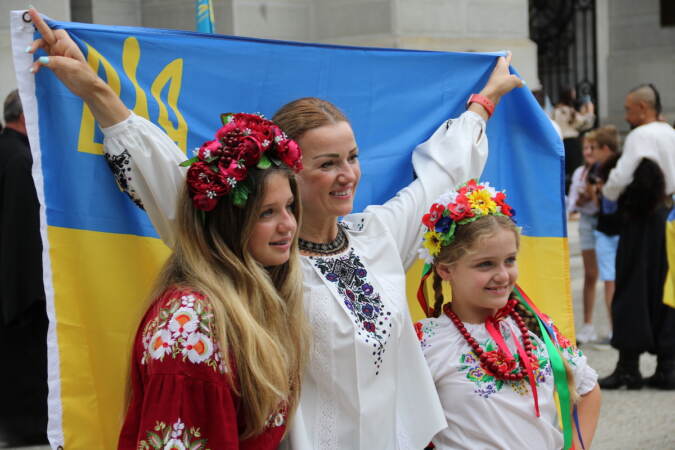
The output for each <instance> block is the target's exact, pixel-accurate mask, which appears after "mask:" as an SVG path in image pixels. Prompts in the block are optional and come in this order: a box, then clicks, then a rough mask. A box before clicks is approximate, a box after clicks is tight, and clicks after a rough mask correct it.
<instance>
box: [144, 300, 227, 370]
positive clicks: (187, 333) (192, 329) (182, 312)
mask: <svg viewBox="0 0 675 450" xmlns="http://www.w3.org/2000/svg"><path fill="white" fill-rule="evenodd" d="M212 321H213V313H212V312H211V310H210V307H209V306H208V303H206V302H205V301H204V300H203V299H202V298H200V297H198V296H197V294H195V293H179V294H177V295H175V296H173V297H172V298H170V299H169V300H168V301H165V302H164V303H163V305H161V307H160V308H159V312H158V313H157V316H156V317H155V318H153V319H152V320H150V321H149V322H148V323H147V324H146V326H145V328H144V330H143V348H144V352H143V357H142V358H141V364H148V362H149V361H150V360H151V359H154V360H159V361H163V360H164V358H165V357H167V355H168V356H169V357H171V358H173V359H176V358H182V360H183V361H184V362H185V361H190V362H191V363H193V364H200V363H204V364H206V365H207V366H209V367H211V368H213V370H217V371H219V372H220V373H225V372H226V371H227V369H226V366H225V364H224V362H223V360H222V358H221V355H220V352H219V351H218V346H217V345H216V343H215V342H214V340H213V332H212V331H211V325H212Z"/></svg>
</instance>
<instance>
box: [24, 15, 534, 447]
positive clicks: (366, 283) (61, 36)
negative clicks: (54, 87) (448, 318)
mask: <svg viewBox="0 0 675 450" xmlns="http://www.w3.org/2000/svg"><path fill="white" fill-rule="evenodd" d="M30 13H31V17H32V19H33V21H34V23H35V24H36V26H37V27H38V30H39V32H40V34H41V35H42V37H41V38H40V39H38V40H36V41H35V42H34V43H33V45H32V46H31V48H30V51H31V52H34V51H36V50H37V49H39V48H41V49H43V50H44V51H45V52H47V54H48V56H44V57H41V58H39V59H38V60H37V61H36V62H35V63H34V65H33V70H34V71H37V70H39V69H40V67H42V66H45V67H47V68H49V69H51V70H52V71H53V72H54V74H55V75H56V76H57V77H58V78H59V79H60V80H61V81H62V82H63V83H64V84H65V85H66V86H67V87H68V88H69V89H70V90H71V91H72V92H73V93H74V94H76V95H78V96H80V97H81V98H82V99H83V100H84V101H85V102H86V103H87V104H88V105H89V107H90V109H91V111H92V113H93V114H94V116H95V118H96V120H97V121H98V122H99V124H100V125H101V127H102V130H103V132H104V135H105V139H104V145H105V151H106V153H107V154H108V155H109V156H110V158H111V159H112V158H117V159H119V158H126V161H127V163H128V164H125V166H126V167H128V168H129V169H130V171H127V172H125V173H124V174H123V173H121V172H120V173H118V174H117V175H118V177H120V178H121V177H124V178H123V180H124V181H125V184H126V186H127V192H128V193H129V194H130V195H132V196H133V197H134V199H135V200H137V201H138V202H139V203H141V204H143V205H144V207H145V210H146V211H147V212H148V214H149V216H150V219H151V221H152V222H153V224H154V226H155V227H156V229H157V231H158V233H159V235H160V237H161V238H162V239H163V240H164V241H165V242H166V243H167V244H168V245H169V246H171V247H175V246H176V243H177V235H176V220H177V209H176V199H177V197H178V194H179V186H181V185H182V183H183V179H184V177H185V169H184V168H182V167H180V166H179V163H180V162H181V161H182V160H184V159H185V156H184V154H183V152H182V151H181V150H180V149H179V148H178V147H177V146H176V144H175V143H174V142H173V141H172V140H171V139H170V138H169V137H168V136H166V135H165V134H164V133H163V132H162V131H160V130H159V129H158V128H157V127H155V126H154V125H153V124H151V123H150V122H148V121H147V120H145V119H143V118H141V117H138V116H136V115H134V114H133V113H131V112H130V111H129V109H128V108H127V107H126V106H125V105H124V104H123V103H122V101H121V100H120V99H119V97H118V96H117V95H116V94H115V93H114V91H112V90H111V89H110V88H109V87H108V86H107V85H106V84H105V82H103V81H102V80H101V79H100V78H99V77H98V76H97V75H96V74H95V73H94V72H93V71H92V70H91V68H90V67H89V66H88V65H87V64H86V61H85V59H84V57H83V55H82V52H81V51H80V49H79V48H78V47H77V45H76V44H75V43H74V42H73V41H72V40H71V39H70V37H69V36H68V34H67V33H66V32H65V31H63V30H51V29H49V27H48V26H47V25H46V24H45V23H44V21H43V20H42V19H41V18H40V16H39V15H38V14H37V12H36V11H35V10H33V9H31V10H30ZM510 60H511V56H510V54H508V55H507V56H505V57H499V58H498V59H497V62H496V65H495V68H494V70H493V72H492V74H491V75H490V77H489V79H488V81H487V83H486V85H485V86H484V88H483V89H482V90H481V91H480V94H474V95H472V96H471V98H470V99H469V105H468V111H467V112H465V113H463V114H462V115H461V116H460V117H459V118H456V119H453V120H448V121H447V122H445V123H443V124H441V126H440V127H439V128H438V130H436V132H435V133H434V134H433V135H432V136H431V137H430V138H429V140H427V141H426V142H424V143H423V144H421V145H419V146H418V148H417V149H416V150H415V152H414V153H413V157H412V158H413V165H414V168H415V172H416V173H417V175H418V179H417V180H415V181H414V182H413V183H411V184H410V185H409V186H407V187H406V188H404V189H403V190H401V191H400V192H399V193H398V195H396V196H395V197H394V198H393V199H391V200H390V201H388V202H386V203H385V204H383V205H372V206H370V207H368V208H367V209H366V210H365V211H364V212H362V213H358V214H350V213H351V210H352V207H353V201H354V195H355V190H356V188H357V186H358V183H359V179H360V177H361V170H360V166H359V161H358V153H359V149H358V146H357V145H356V139H355V137H354V133H353V131H352V128H351V125H350V123H349V121H348V120H347V118H346V117H345V116H344V114H343V113H342V112H341V111H340V110H339V109H338V108H337V107H335V106H334V105H332V104H331V103H329V102H327V101H325V100H321V99H316V98H305V99H300V100H296V101H293V102H291V103H289V104H288V105H286V106H284V107H282V108H281V109H280V110H279V112H277V114H276V115H275V116H274V118H273V119H274V121H275V122H276V123H277V124H278V125H279V126H280V127H281V128H282V129H283V130H284V132H285V133H286V134H287V135H288V137H290V138H291V139H294V140H295V141H296V142H297V143H298V144H299V146H300V148H302V151H303V161H304V162H303V169H302V170H301V171H300V172H299V173H298V175H297V180H298V189H299V193H300V202H301V206H302V210H303V216H302V222H301V228H300V231H299V237H300V239H299V247H300V254H301V266H302V270H303V277H304V306H305V311H306V313H307V315H308V318H309V321H310V324H311V328H312V333H313V338H314V344H313V347H312V350H311V352H310V357H309V363H308V366H307V369H306V372H305V375H304V378H303V380H302V392H301V398H300V405H299V407H298V410H297V413H296V417H295V422H294V423H293V426H292V427H291V430H290V432H289V439H287V441H286V443H287V444H288V445H289V446H290V447H291V448H294V449H312V448H321V449H342V448H351V449H370V448H378V449H414V448H422V447H424V446H425V445H426V444H427V443H428V442H429V441H430V440H431V438H432V437H433V436H434V435H435V434H436V433H437V432H438V431H440V430H441V429H442V428H444V427H445V426H446V422H445V419H444V417H443V412H442V408H441V405H440V403H439V400H438V396H437V394H436V390H435V388H434V385H433V381H432V379H431V376H430V374H429V369H428V368H427V366H426V364H425V362H424V358H423V356H422V353H421V350H420V348H419V345H418V344H417V339H416V337H415V332H414V329H413V326H412V322H411V319H410V315H409V312H408V306H407V300H406V295H405V272H406V270H407V269H408V268H409V267H410V265H411V264H412V263H413V262H414V261H415V259H416V248H417V246H418V243H419V241H420V239H421V237H422V234H421V229H420V227H419V226H418V225H417V224H416V223H415V221H414V220H413V218H414V217H417V216H418V215H420V214H421V213H422V212H423V211H424V210H425V209H427V208H428V206H429V205H430V204H431V202H432V200H433V199H434V198H436V197H437V196H438V195H439V194H440V193H441V192H443V191H444V190H445V189H447V186H449V185H456V184H457V183H458V182H459V181H460V180H463V179H468V178H471V177H477V176H479V175H480V173H481V172H482V170H483V167H484V165H485V161H486V159H487V153H488V143H487V136H486V133H485V128H486V121H487V119H488V118H489V117H490V115H491V114H492V113H493V111H494V108H495V106H496V104H497V103H498V102H499V100H500V99H501V97H502V96H503V95H505V94H507V93H508V92H510V91H511V90H512V89H514V88H515V87H518V86H522V84H523V82H522V80H521V79H520V78H518V77H517V76H515V75H512V74H510V73H509V63H510ZM339 218H342V220H340V221H339V220H338V219H339ZM406 218H408V219H411V220H406ZM420 404H423V405H424V408H422V409H420V408H419V407H418V406H419V405H420Z"/></svg>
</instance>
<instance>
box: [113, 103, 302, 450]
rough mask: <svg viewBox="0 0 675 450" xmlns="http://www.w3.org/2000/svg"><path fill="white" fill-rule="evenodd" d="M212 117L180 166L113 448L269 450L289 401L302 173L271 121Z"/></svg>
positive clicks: (298, 319)
mask: <svg viewBox="0 0 675 450" xmlns="http://www.w3.org/2000/svg"><path fill="white" fill-rule="evenodd" d="M224 121H225V124H224V125H223V127H222V128H221V129H220V130H218V132H217V133H216V138H215V139H214V140H212V141H209V142H207V143H206V144H204V145H203V146H202V147H201V148H200V149H199V152H198V154H197V156H195V157H194V158H192V159H191V160H188V161H186V162H185V163H184V165H185V166H188V165H189V169H188V172H187V183H186V185H184V186H183V187H182V189H180V193H179V197H178V206H177V211H176V214H177V216H176V223H177V227H176V241H175V243H174V249H173V250H174V251H173V254H172V255H171V256H170V257H169V259H168V261H167V262H166V264H165V265H164V268H163V270H162V272H161V274H160V276H159V279H158V280H157V282H156V286H155V289H154V294H153V295H152V299H153V300H152V303H151V304H150V307H149V308H148V310H147V312H146V314H145V317H144V318H143V320H142V322H141V325H140V327H139V329H138V333H137V336H136V339H135V342H134V346H133V352H132V369H131V389H132V390H131V398H130V403H129V407H128V411H127V415H126V419H125V421H124V426H123V428H122V432H121V434H120V440H119V448H120V449H136V448H212V449H223V450H226V449H233V450H234V449H240V448H241V449H247V448H248V449H255V450H260V449H274V448H277V446H278V445H279V442H280V441H281V438H282V437H283V436H284V433H285V430H286V422H287V420H288V418H289V417H290V416H291V415H292V414H293V413H294V411H295V409H296V407H297V405H298V400H299V391H300V378H301V373H302V368H303V367H304V365H305V361H306V356H307V350H308V341H309V332H308V327H307V326H306V320H305V316H304V313H303V306H302V289H301V284H300V283H301V281H300V268H299V265H298V258H297V238H296V228H297V223H298V220H299V216H300V210H299V209H300V208H299V205H298V204H297V203H296V202H295V198H296V196H297V188H296V184H295V180H294V177H293V173H292V172H291V169H293V170H295V171H297V170H299V169H300V168H301V167H302V166H301V163H300V159H299V158H298V157H289V151H288V150H289V149H290V148H293V147H294V146H295V143H294V142H293V141H290V140H289V139H286V138H284V137H283V134H282V132H281V130H280V129H279V127H277V126H276V125H274V124H273V123H272V122H270V121H268V120H264V119H262V118H260V117H259V116H256V115H251V114H230V115H227V116H225V117H224ZM243 129H247V130H251V131H250V133H249V134H247V135H243V134H242V133H241V130H243ZM232 161H235V162H238V163H237V164H236V170H229V168H230V167H232ZM225 173H231V175H232V177H230V178H228V177H226V176H224V174H225ZM235 177H236V178H235Z"/></svg>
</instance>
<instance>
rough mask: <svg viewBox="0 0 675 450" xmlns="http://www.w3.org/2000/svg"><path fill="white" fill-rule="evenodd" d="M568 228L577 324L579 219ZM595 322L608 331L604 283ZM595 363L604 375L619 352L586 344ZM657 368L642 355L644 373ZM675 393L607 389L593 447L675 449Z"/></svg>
mask: <svg viewBox="0 0 675 450" xmlns="http://www.w3.org/2000/svg"><path fill="white" fill-rule="evenodd" d="M568 225H569V227H568V232H569V242H570V253H571V264H570V268H571V278H572V293H573V295H574V315H575V317H576V326H577V327H579V326H580V325H581V322H582V300H581V291H582V286H583V265H582V262H581V254H580V251H579V240H578V236H577V222H570V223H569V224H568ZM596 296H597V298H596V307H595V311H594V322H595V324H596V329H597V330H598V331H599V335H600V336H606V335H607V331H608V318H607V311H606V309H605V306H604V302H603V298H604V297H603V292H602V287H601V283H598V288H597V293H596ZM582 348H583V350H584V352H585V353H586V356H587V357H588V360H589V361H590V364H591V366H593V368H595V369H596V370H597V371H598V374H599V375H600V376H601V377H602V376H606V375H609V374H610V373H611V372H612V370H614V365H615V364H616V360H617V357H618V355H617V352H616V351H615V350H614V349H611V348H610V347H603V346H594V345H592V344H591V345H586V346H584V347H582ZM655 367H656V358H655V357H654V356H652V355H647V354H645V355H642V358H641V360H640V370H641V372H642V375H643V376H649V375H651V374H652V373H653V372H654V368H655ZM674 417H675V392H673V391H670V392H664V391H657V390H651V389H643V390H641V391H626V390H621V391H604V392H603V393H602V408H601V412H600V424H599V425H598V430H597V433H596V436H595V440H594V442H593V448H594V449H599V450H609V449H612V450H614V449H622V450H624V449H625V450H633V449H675V420H673V419H674Z"/></svg>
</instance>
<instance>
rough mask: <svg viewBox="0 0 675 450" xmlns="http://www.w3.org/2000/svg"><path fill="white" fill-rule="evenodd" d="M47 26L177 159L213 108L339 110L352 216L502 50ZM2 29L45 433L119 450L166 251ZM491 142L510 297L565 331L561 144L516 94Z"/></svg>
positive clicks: (84, 116)
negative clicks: (30, 247) (25, 163)
mask: <svg viewBox="0 0 675 450" xmlns="http://www.w3.org/2000/svg"><path fill="white" fill-rule="evenodd" d="M52 25H53V26H55V27H60V28H64V29H66V30H67V31H68V32H69V33H70V34H71V35H72V36H73V37H74V39H75V40H76V42H77V43H78V44H79V45H80V46H81V48H82V50H83V51H84V53H85V54H86V56H87V60H88V63H89V64H90V65H91V66H92V67H93V68H94V69H95V70H96V71H97V72H98V73H99V74H100V75H101V76H102V77H103V78H104V79H105V80H106V81H107V82H108V84H110V86H112V88H113V89H114V90H115V91H116V92H117V93H118V94H119V95H120V96H121V98H122V100H123V101H124V102H125V103H126V104H127V105H128V106H129V107H130V108H132V109H133V110H134V111H135V112H136V114H138V115H141V116H144V117H147V118H149V119H150V120H151V121H153V122H155V123H157V124H158V125H159V126H160V127H161V128H163V129H164V130H165V132H166V133H167V134H168V135H169V136H170V137H171V138H172V139H173V140H174V141H175V142H176V143H177V144H178V145H179V146H180V147H181V148H183V149H184V150H186V151H188V153H189V150H191V149H194V148H195V147H197V146H199V145H200V144H201V143H202V142H204V141H205V140H206V139H208V138H209V137H210V136H211V135H212V133H213V130H214V129H215V128H217V126H218V124H219V115H220V113H222V112H228V111H249V112H256V111H260V112H263V113H265V114H266V115H267V116H268V117H270V116H271V115H272V114H273V113H274V111H276V110H277V109H278V108H279V107H280V106H281V105H283V104H285V103H286V102H288V101H290V100H292V99H295V98H299V97H305V96H317V97H321V98H325V99H327V100H329V101H331V102H333V103H335V104H336V105H338V106H339V107H340V108H342V109H343V110H344V111H345V113H346V114H347V116H348V117H350V118H351V120H352V124H353V126H354V131H355V133H356V137H357V141H358V143H359V147H360V148H361V149H362V153H361V156H362V171H363V178H362V181H361V186H360V187H359V194H358V198H357V204H356V208H357V209H362V208H364V207H365V206H366V205H368V204H371V203H381V202H383V201H385V200H386V199H388V198H390V197H391V196H393V195H394V194H395V193H396V192H397V191H398V190H399V189H400V188H401V187H403V186H405V185H406V184H408V183H410V182H411V181H412V180H413V171H412V166H411V152H412V150H413V148H414V147H415V146H416V144H418V143H420V142H422V141H424V140H425V139H427V138H428V137H429V136H430V135H431V133H432V132H433V131H434V130H435V129H436V127H438V126H439V124H441V123H442V122H443V121H445V120H446V119H447V118H448V117H453V116H457V115H459V114H460V113H461V112H462V111H464V110H465V102H466V99H467V98H468V97H469V94H471V93H473V92H478V91H479V90H480V89H481V87H482V86H483V85H484V84H485V82H486V81H487V78H488V76H489V74H490V72H491V70H492V68H493V67H494V63H495V57H496V56H497V55H498V54H469V53H441V52H426V51H405V50H390V49H373V48H356V47H340V46H328V45H315V44H303V43H297V42H278V41H268V40H259V39H247V38H236V37H227V36H217V35H205V34H198V33H192V32H182V31H166V30H162V31H159V30H152V29H143V28H129V27H109V26H99V25H88V24H79V23H65V22H52ZM12 33H13V49H14V50H13V52H14V55H15V67H16V69H17V78H18V82H19V88H20V91H21V97H22V99H23V101H24V109H25V112H26V114H27V117H28V127H29V137H30V141H31V148H32V151H33V155H34V160H35V164H34V177H35V180H36V186H37V190H38V193H39V194H38V195H39V197H40V200H41V203H42V205H43V211H42V214H43V216H42V219H43V222H42V223H43V229H42V237H43V241H44V249H45V250H44V266H45V270H44V277H45V279H44V284H45V288H46V294H47V298H48V314H49V317H50V321H51V324H50V332H49V342H48V346H49V384H50V398H49V403H50V424H49V438H50V441H51V444H52V446H53V447H54V448H56V447H57V446H64V447H65V448H78V449H80V448H82V449H94V448H95V449H104V448H114V447H115V445H116V442H117V435H118V432H119V428H120V423H121V419H122V417H123V415H124V403H125V400H124V399H125V389H126V387H125V378H126V375H127V371H128V363H129V356H130V351H129V350H130V345H131V342H132V339H133V335H134V333H135V330H136V327H137V325H138V323H139V320H140V318H141V315H142V313H143V311H144V310H145V307H146V304H147V298H146V297H147V295H148V289H149V286H150V285H151V283H152V281H153V278H154V277H155V274H156V273H157V269H158V267H159V266H160V264H161V263H162V261H163V260H164V259H165V258H166V256H167V255H168V252H169V250H168V249H167V248H166V247H165V246H164V245H163V244H162V243H161V242H160V241H159V239H157V235H156V232H155V230H154V229H153V227H152V226H151V224H150V222H149V221H148V218H147V217H146V215H145V213H144V212H143V211H141V210H140V209H138V208H137V207H136V206H135V205H134V204H133V203H132V202H131V201H130V200H129V199H128V198H127V197H126V196H125V195H124V194H122V193H121V192H120V191H119V190H118V189H117V187H116V185H115V183H114V181H113V177H112V176H111V173H110V169H109V168H108V165H107V164H106V161H105V159H104V157H103V155H102V145H101V142H102V136H101V132H100V130H99V129H98V128H97V126H96V124H95V123H94V120H93V117H92V115H91V112H90V111H89V110H88V108H87V107H86V106H85V105H84V104H83V103H82V101H81V100H80V99H79V98H77V97H75V96H73V95H72V94H70V93H69V92H68V91H67V90H66V89H65V88H64V87H63V86H62V85H61V84H60V83H59V82H58V81H57V80H56V79H55V77H54V76H53V74H52V73H51V72H50V71H49V70H41V71H40V72H39V73H38V74H37V76H35V77H33V75H31V74H29V72H28V68H29V65H30V63H31V62H32V59H31V56H30V55H27V54H25V53H24V52H23V49H24V48H25V47H26V46H27V45H28V43H29V42H30V41H31V40H32V39H33V38H34V36H33V29H32V27H30V26H25V25H24V23H23V22H22V21H21V14H20V13H14V14H13V16H12ZM38 56H39V55H38ZM487 134H488V137H489V140H490V156H489V159H488V162H487V167H486V169H485V172H484V174H483V177H482V179H483V180H486V181H490V182H491V183H492V184H493V185H494V186H497V187H499V188H502V189H506V190H507V192H508V194H509V199H510V202H511V204H512V205H513V206H514V208H515V209H516V211H517V216H516V217H517V219H518V224H519V225H520V226H521V227H522V230H523V239H522V248H521V256H520V271H521V280H520V281H521V286H522V287H523V288H524V289H525V290H526V291H527V292H528V293H529V295H530V297H531V298H533V299H534V300H535V301H537V302H538V304H539V306H540V307H541V309H543V310H544V311H545V312H547V313H549V314H550V315H552V316H553V317H554V318H555V319H556V320H557V322H558V324H560V325H561V328H562V329H563V330H564V331H566V332H567V333H568V334H570V335H571V334H572V331H573V329H572V309H571V304H570V291H569V289H570V288H569V279H568V273H569V270H568V262H567V261H568V250H567V239H566V229H565V220H564V218H565V214H564V209H563V183H562V176H561V174H562V167H563V166H562V162H563V157H562V144H561V141H560V139H559V138H558V136H557V134H556V133H555V131H554V130H553V128H552V127H551V125H550V122H549V120H548V119H547V118H546V116H545V115H544V113H543V112H542V111H541V109H540V108H539V106H538V104H537V103H536V101H535V100H534V98H533V97H532V95H531V94H530V92H529V91H528V90H527V89H517V90H515V91H513V92H512V93H510V94H508V95H507V96H506V97H504V98H503V99H502V101H501V103H500V104H499V105H498V107H497V110H496V112H495V114H494V116H493V118H492V119H490V122H489V125H488V129H487ZM450 151H451V150H450ZM450 187H451V186H448V188H450ZM405 220H418V218H407V219H405ZM411 279H412V283H411V294H410V299H411V308H412V310H413V312H414V313H415V315H416V316H417V317H419V315H420V314H419V310H418V306H417V305H416V302H415V296H414V294H413V293H412V290H414V288H415V286H416V285H417V281H418V280H419V277H418V275H417V274H412V275H411Z"/></svg>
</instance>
